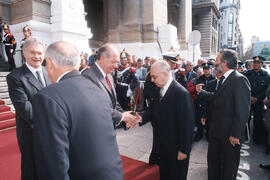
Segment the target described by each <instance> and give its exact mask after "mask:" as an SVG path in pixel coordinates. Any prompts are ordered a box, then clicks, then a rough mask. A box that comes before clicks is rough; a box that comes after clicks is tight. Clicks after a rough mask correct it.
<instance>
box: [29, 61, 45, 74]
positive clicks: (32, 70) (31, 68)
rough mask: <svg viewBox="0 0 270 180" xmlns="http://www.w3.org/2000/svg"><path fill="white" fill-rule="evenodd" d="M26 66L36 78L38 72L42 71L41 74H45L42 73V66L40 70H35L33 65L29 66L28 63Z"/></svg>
mask: <svg viewBox="0 0 270 180" xmlns="http://www.w3.org/2000/svg"><path fill="white" fill-rule="evenodd" d="M25 65H26V66H27V68H28V69H29V70H30V71H31V73H32V74H33V75H34V76H36V71H40V73H41V74H43V73H42V68H41V66H40V67H39V68H34V67H32V66H31V65H29V64H28V63H27V62H26V63H25Z"/></svg>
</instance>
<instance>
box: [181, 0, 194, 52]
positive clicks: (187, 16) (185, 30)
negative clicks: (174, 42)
mask: <svg viewBox="0 0 270 180" xmlns="http://www.w3.org/2000/svg"><path fill="white" fill-rule="evenodd" d="M178 20H179V23H178V41H179V43H180V48H181V50H187V48H188V46H187V40H188V36H189V34H190V33H191V31H192V1H191V0H180V4H179V17H178Z"/></svg>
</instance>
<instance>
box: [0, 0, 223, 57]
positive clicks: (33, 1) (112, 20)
mask: <svg viewBox="0 0 270 180" xmlns="http://www.w3.org/2000/svg"><path fill="white" fill-rule="evenodd" d="M194 1H196V0H194ZM194 1H191V0H91V1H89V0H0V9H1V11H0V23H3V22H6V23H8V24H10V28H11V31H12V33H13V34H14V36H15V38H16V39H17V42H18V46H17V47H20V43H21V39H22V38H23V33H22V28H23V27H24V26H25V25H29V26H30V28H31V30H32V35H33V36H34V37H38V38H40V39H41V40H42V41H44V42H45V43H46V44H50V43H51V42H54V41H57V40H65V41H71V42H73V43H74V44H76V45H77V47H78V48H79V49H80V50H81V51H84V52H90V48H89V47H91V48H92V47H94V48H98V47H100V46H101V45H102V44H104V43H107V42H109V43H113V44H115V45H116V46H117V47H118V49H119V50H122V49H123V48H126V50H127V51H128V52H130V53H131V54H136V55H137V56H138V57H145V56H149V55H150V56H157V57H160V56H161V54H162V53H163V52H165V51H167V50H168V49H170V47H172V46H173V47H174V48H176V49H180V50H181V55H182V56H183V57H184V58H186V59H190V58H191V57H192V54H193V53H192V49H191V48H190V45H189V44H188V43H187V42H188V37H189V34H190V33H191V31H192V28H193V27H195V28H193V30H195V29H196V30H199V31H201V32H202V42H201V44H200V45H201V48H202V50H203V53H204V56H210V55H213V54H215V52H216V47H215V44H216V42H217V40H216V36H217V32H216V25H215V24H216V21H217V19H218V17H219V15H218V12H217V3H216V2H214V0H211V1H210V0H209V1H210V4H209V2H207V3H206V4H207V8H206V9H208V10H206V9H205V8H204V6H205V3H203V4H201V5H203V6H198V4H195V5H194V4H193V6H192V3H194ZM209 7H210V8H209ZM199 9H200V10H203V11H204V10H206V11H209V12H208V13H210V15H209V16H207V15H206V16H205V18H209V19H208V21H204V19H202V21H204V23H201V24H202V26H194V24H192V21H193V19H194V18H192V16H193V15H192V11H196V12H198V10H199ZM199 21H201V20H199ZM207 23H210V24H211V25H210V26H211V27H209V28H208V29H207V28H205V26H207V25H206V24H207ZM208 26H209V25H208ZM205 29H207V30H205ZM208 33H210V35H209V34H208ZM205 44H207V45H206V46H208V47H207V48H205V47H204V46H205ZM89 45H90V46H89ZM213 49H215V50H213ZM196 55H197V53H196ZM197 56H198V55H197ZM198 58H199V57H197V58H196V59H198Z"/></svg>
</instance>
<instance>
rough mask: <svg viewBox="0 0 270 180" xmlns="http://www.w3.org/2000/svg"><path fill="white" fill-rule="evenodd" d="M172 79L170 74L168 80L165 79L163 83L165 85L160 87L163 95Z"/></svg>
mask: <svg viewBox="0 0 270 180" xmlns="http://www.w3.org/2000/svg"><path fill="white" fill-rule="evenodd" d="M172 81H173V79H172V76H171V75H170V76H169V80H168V81H167V83H166V84H165V86H164V87H163V88H161V95H162V96H164V95H165V94H166V92H167V90H168V88H169V86H170V85H171V83H172Z"/></svg>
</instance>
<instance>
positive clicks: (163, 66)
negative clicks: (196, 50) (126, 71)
mask: <svg viewBox="0 0 270 180" xmlns="http://www.w3.org/2000/svg"><path fill="white" fill-rule="evenodd" d="M154 66H157V67H158V68H159V70H160V71H161V72H162V71H167V72H170V71H171V67H170V66H169V64H168V63H167V62H166V61H164V60H158V61H156V62H155V63H154V64H153V65H152V67H154Z"/></svg>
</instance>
